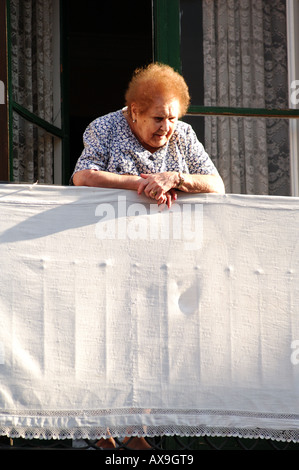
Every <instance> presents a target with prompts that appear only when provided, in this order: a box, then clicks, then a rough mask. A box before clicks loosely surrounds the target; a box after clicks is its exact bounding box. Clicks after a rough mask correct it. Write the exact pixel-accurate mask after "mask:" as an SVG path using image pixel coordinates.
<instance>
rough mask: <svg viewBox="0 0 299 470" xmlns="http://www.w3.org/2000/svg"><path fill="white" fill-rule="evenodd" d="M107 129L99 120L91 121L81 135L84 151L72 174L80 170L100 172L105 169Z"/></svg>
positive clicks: (107, 156) (107, 155) (107, 153)
mask: <svg viewBox="0 0 299 470" xmlns="http://www.w3.org/2000/svg"><path fill="white" fill-rule="evenodd" d="M108 134H109V128H108V126H106V125H105V122H101V118H98V119H96V120H95V121H93V122H92V123H91V124H89V126H88V127H87V128H86V130H85V132H84V134H83V144H84V149H83V151H82V153H81V155H80V157H79V159H78V161H77V163H76V166H75V169H74V173H76V172H77V171H81V170H102V171H105V170H106V168H107V161H108V158H109V152H108V147H107V145H108V140H109V139H108Z"/></svg>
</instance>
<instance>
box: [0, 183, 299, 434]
mask: <svg viewBox="0 0 299 470" xmlns="http://www.w3.org/2000/svg"><path fill="white" fill-rule="evenodd" d="M298 226H299V199H298V198H288V197H270V196H245V195H244V196H242V195H224V196H223V195H216V194H210V195H186V194H184V193H181V194H180V195H179V199H178V202H177V203H176V204H175V205H174V206H173V209H171V210H168V209H164V210H163V211H159V210H157V206H156V205H155V204H150V203H149V200H148V199H147V198H146V197H143V196H137V194H136V193H135V192H133V191H117V190H111V189H96V188H78V187H55V186H43V185H41V186H40V185H31V186H29V185H9V184H8V185H1V186H0V257H1V270H0V292H1V297H0V325H1V327H0V434H3V435H8V436H12V437H14V436H23V437H27V438H32V437H42V438H60V439H62V438H75V439H79V438H97V437H100V436H106V435H107V433H108V432H110V433H111V434H112V435H114V436H124V435H139V436H141V435H147V436H154V435H161V434H164V435H173V434H178V435H181V436H186V435H226V436H232V435H234V436H244V437H258V436H262V437H267V438H272V439H278V440H295V441H298V440H299V433H298V429H299V399H298V396H299V309H298V308H299V256H298V255H299V241H298ZM297 351H298V354H297Z"/></svg>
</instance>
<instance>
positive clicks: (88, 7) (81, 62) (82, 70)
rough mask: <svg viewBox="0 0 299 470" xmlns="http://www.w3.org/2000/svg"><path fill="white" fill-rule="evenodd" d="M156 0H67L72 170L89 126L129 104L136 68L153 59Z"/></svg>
mask: <svg viewBox="0 0 299 470" xmlns="http://www.w3.org/2000/svg"><path fill="white" fill-rule="evenodd" d="M151 3H152V2H151V0H130V1H122V2H119V1H118V2H115V1H113V0H110V1H100V0H84V1H83V2H82V1H78V0H71V1H68V2H67V5H68V6H67V11H66V14H67V22H68V54H69V92H70V95H69V100H70V121H69V123H70V172H72V171H73V168H74V165H75V163H76V161H77V158H78V157H79V155H80V153H81V151H82V148H83V144H82V135H83V132H84V130H85V128H86V126H87V125H88V124H89V123H90V122H91V121H92V120H93V119H95V118H96V117H98V116H101V115H103V114H106V113H109V112H111V111H115V110H117V109H120V108H121V107H123V106H124V94H125V90H126V87H127V84H128V81H129V80H130V77H131V75H132V73H133V71H134V70H135V68H136V67H140V66H143V65H145V64H147V63H149V62H151V61H152V60H153V51H152V7H151Z"/></svg>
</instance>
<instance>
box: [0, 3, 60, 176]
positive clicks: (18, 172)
mask: <svg viewBox="0 0 299 470" xmlns="http://www.w3.org/2000/svg"><path fill="white" fill-rule="evenodd" d="M7 6H8V37H9V38H10V41H9V43H8V44H9V50H8V56H9V67H8V70H9V83H10V88H9V103H10V109H9V111H10V112H9V116H10V179H11V181H13V182H17V183H22V182H26V183H34V182H36V181H38V182H39V183H46V184H52V183H56V184H62V182H63V179H64V174H63V165H62V150H63V146H64V145H65V143H66V140H67V139H66V135H67V133H66V129H65V125H64V122H63V108H62V104H63V100H62V94H61V83H62V76H61V55H60V2H59V0H46V1H41V0H22V1H21V0H11V1H10V2H8V3H7Z"/></svg>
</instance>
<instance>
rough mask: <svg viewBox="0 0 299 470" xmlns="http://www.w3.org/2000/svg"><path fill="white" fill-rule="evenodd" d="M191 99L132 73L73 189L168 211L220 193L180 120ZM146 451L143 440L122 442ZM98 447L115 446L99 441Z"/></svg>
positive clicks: (154, 70) (101, 123) (92, 131)
mask: <svg viewBox="0 0 299 470" xmlns="http://www.w3.org/2000/svg"><path fill="white" fill-rule="evenodd" d="M189 102H190V96H189V91H188V87H187V85H186V83H185V81H184V79H183V77H182V76H181V75H180V74H178V73H177V72H175V71H174V70H173V69H172V68H171V67H169V66H167V65H163V64H158V63H154V64H151V65H149V66H147V67H145V68H142V69H137V70H136V71H135V73H134V74H133V77H132V80H131V82H130V83H129V87H128V90H127V92H126V107H125V108H124V109H122V110H119V111H116V112H112V113H110V114H108V115H106V116H102V117H99V118H98V119H96V120H95V121H93V122H92V123H91V124H90V125H89V126H88V128H87V129H86V131H85V133H84V150H83V152H82V154H81V156H80V158H79V159H78V161H77V164H76V167H75V170H74V173H73V176H72V180H73V183H74V185H77V186H97V187H106V188H118V189H130V190H136V191H137V193H138V194H141V193H145V195H146V196H147V197H149V198H151V199H152V200H156V202H157V204H167V206H168V207H170V206H171V204H172V203H173V201H175V199H176V197H177V193H176V190H180V191H185V192H188V193H210V192H212V193H224V186H223V182H222V179H221V178H220V176H219V174H218V172H217V170H216V168H215V166H214V165H213V163H212V161H211V160H210V158H209V156H208V155H207V153H206V152H205V150H204V148H203V146H202V144H201V143H200V142H199V141H198V140H197V137H196V135H195V133H194V131H193V130H192V128H191V126H190V125H188V124H186V123H184V122H181V121H179V118H180V117H182V116H183V115H184V114H185V113H186V111H187V109H188V106H189ZM124 442H127V443H128V445H129V447H131V448H137V449H146V448H149V447H150V446H149V445H148V443H147V442H146V441H145V440H144V439H143V438H131V439H130V438H126V439H125V440H124ZM97 445H98V446H101V447H115V442H114V439H112V438H110V439H101V440H100V441H99V442H98V443H97Z"/></svg>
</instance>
